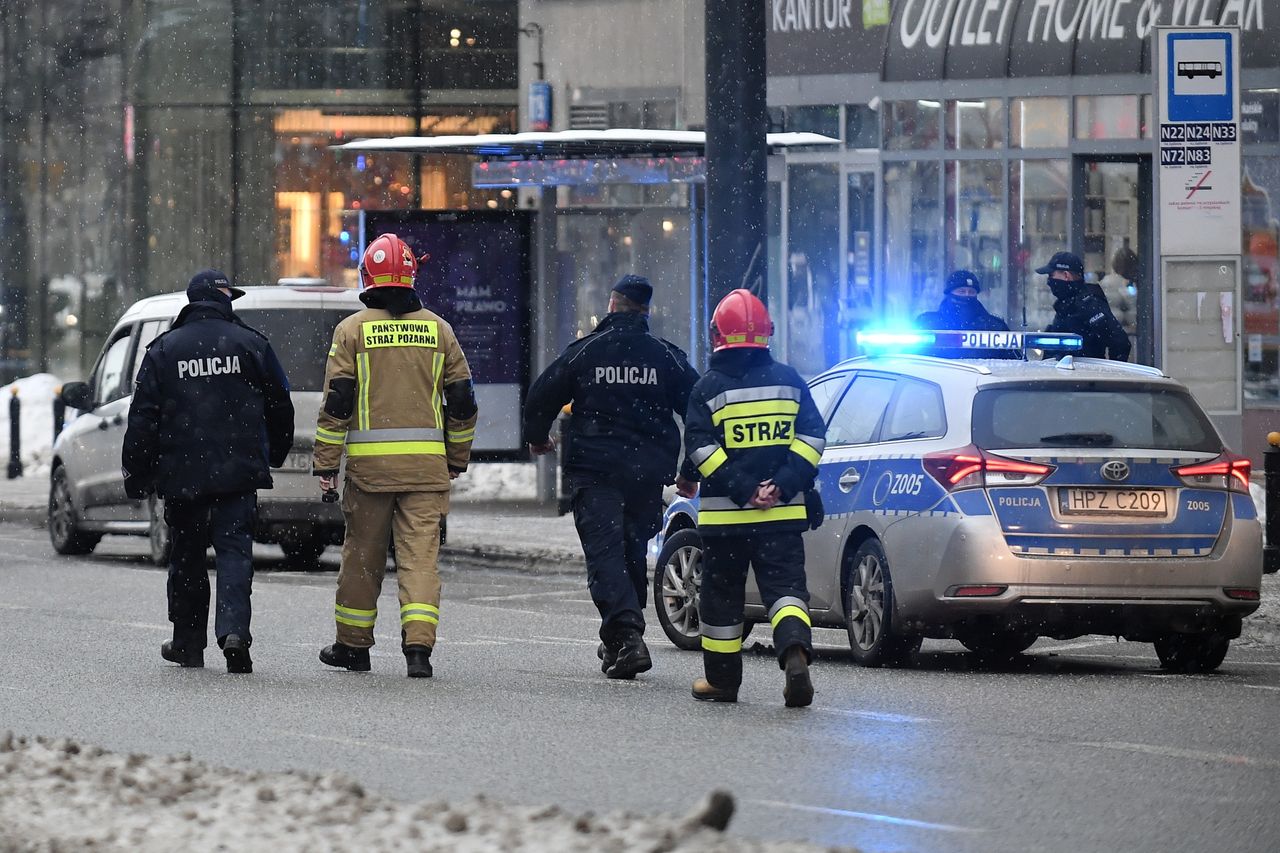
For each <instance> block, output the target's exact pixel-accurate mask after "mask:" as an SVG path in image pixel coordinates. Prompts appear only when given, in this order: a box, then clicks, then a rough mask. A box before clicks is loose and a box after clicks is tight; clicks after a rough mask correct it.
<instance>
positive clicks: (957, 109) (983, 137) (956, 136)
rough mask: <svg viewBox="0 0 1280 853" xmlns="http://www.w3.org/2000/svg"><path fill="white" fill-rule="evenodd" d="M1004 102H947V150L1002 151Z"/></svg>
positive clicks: (998, 100) (996, 100) (996, 99)
mask: <svg viewBox="0 0 1280 853" xmlns="http://www.w3.org/2000/svg"><path fill="white" fill-rule="evenodd" d="M1003 147H1004V101H1002V100H1000V99H999V98H989V99H987V100H967V101H947V148H952V149H955V148H1003Z"/></svg>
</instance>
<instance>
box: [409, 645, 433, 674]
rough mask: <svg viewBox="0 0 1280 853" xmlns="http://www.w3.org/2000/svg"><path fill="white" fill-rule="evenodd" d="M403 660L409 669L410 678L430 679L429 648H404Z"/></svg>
mask: <svg viewBox="0 0 1280 853" xmlns="http://www.w3.org/2000/svg"><path fill="white" fill-rule="evenodd" d="M404 660H405V663H406V664H407V665H408V667H409V677H410V678H430V677H431V647H430V646H405V647H404Z"/></svg>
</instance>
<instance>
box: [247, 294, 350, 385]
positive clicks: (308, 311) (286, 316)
mask: <svg viewBox="0 0 1280 853" xmlns="http://www.w3.org/2000/svg"><path fill="white" fill-rule="evenodd" d="M351 313H352V312H351V311H347V310H341V309H339V310H334V309H332V308H323V309H322V308H257V309H254V308H247V309H245V310H243V311H237V312H236V314H237V315H239V317H240V319H241V320H244V321H245V323H247V324H248V325H250V326H252V327H253V328H255V329H257V330H258V331H259V332H262V334H264V335H266V336H267V338H268V339H269V340H270V341H271V348H272V349H274V350H275V351H276V356H277V357H278V358H279V359H280V364H281V365H283V367H284V372H285V375H286V376H288V377H289V387H290V388H291V389H293V390H294V391H320V390H322V389H323V387H324V365H325V361H326V360H327V359H328V358H329V344H330V343H332V342H333V330H334V327H335V326H337V325H338V323H340V322H342V320H343V319H344V318H346V317H348V316H350V315H351Z"/></svg>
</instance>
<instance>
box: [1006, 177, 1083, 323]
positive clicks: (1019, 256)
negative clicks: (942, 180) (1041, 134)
mask: <svg viewBox="0 0 1280 853" xmlns="http://www.w3.org/2000/svg"><path fill="white" fill-rule="evenodd" d="M1070 174H1071V170H1070V166H1069V161H1067V160H1018V161H1014V162H1012V163H1010V164H1009V264H1008V266H1009V289H1010V294H1009V315H1010V316H1009V318H1008V320H1009V327H1010V328H1012V329H1018V328H1027V329H1043V328H1044V327H1045V326H1047V325H1048V324H1049V323H1051V322H1052V321H1053V294H1051V293H1050V292H1049V288H1048V287H1047V286H1046V285H1045V278H1044V276H1041V275H1037V274H1036V272H1035V269H1036V267H1038V266H1040V265H1041V264H1043V263H1044V262H1045V261H1047V260H1048V259H1049V258H1050V257H1052V256H1053V253H1054V252H1058V251H1062V250H1063V249H1066V248H1067V247H1068V246H1069V244H1070V243H1069V240H1070V238H1069V234H1068V231H1069V228H1070V222H1071V216H1070V211H1069V209H1068V206H1067V196H1068V188H1069V187H1070Z"/></svg>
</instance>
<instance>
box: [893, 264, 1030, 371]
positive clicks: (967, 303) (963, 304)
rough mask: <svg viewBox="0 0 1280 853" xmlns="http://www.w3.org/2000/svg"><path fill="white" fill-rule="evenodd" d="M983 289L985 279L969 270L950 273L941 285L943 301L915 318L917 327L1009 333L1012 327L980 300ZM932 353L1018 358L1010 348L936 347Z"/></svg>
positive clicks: (962, 356)
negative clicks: (980, 279) (933, 309)
mask: <svg viewBox="0 0 1280 853" xmlns="http://www.w3.org/2000/svg"><path fill="white" fill-rule="evenodd" d="M981 290H982V282H981V281H979V280H978V277H977V276H976V275H974V274H973V273H972V272H970V271H969V270H956V271H955V272H953V273H952V274H951V275H949V276H947V282H946V284H944V285H943V287H942V293H943V297H942V303H941V304H940V305H939V306H938V310H936V311H925V312H924V313H923V314H920V315H919V316H918V317H916V322H915V325H916V328H917V329H928V330H934V331H938V330H945V331H965V332H1007V331H1009V326H1008V324H1007V323H1005V321H1004V320H1001V319H1000V318H999V317H997V316H995V315H994V314H992V313H990V312H989V311H987V309H986V308H985V307H984V306H983V304H982V303H981V302H979V301H978V293H979V292H980V291H981ZM929 355H936V356H938V357H940V358H1017V357H1018V354H1016V353H1011V352H1010V351H1008V350H995V349H991V350H974V349H959V348H958V347H935V348H933V349H930V350H929Z"/></svg>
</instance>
